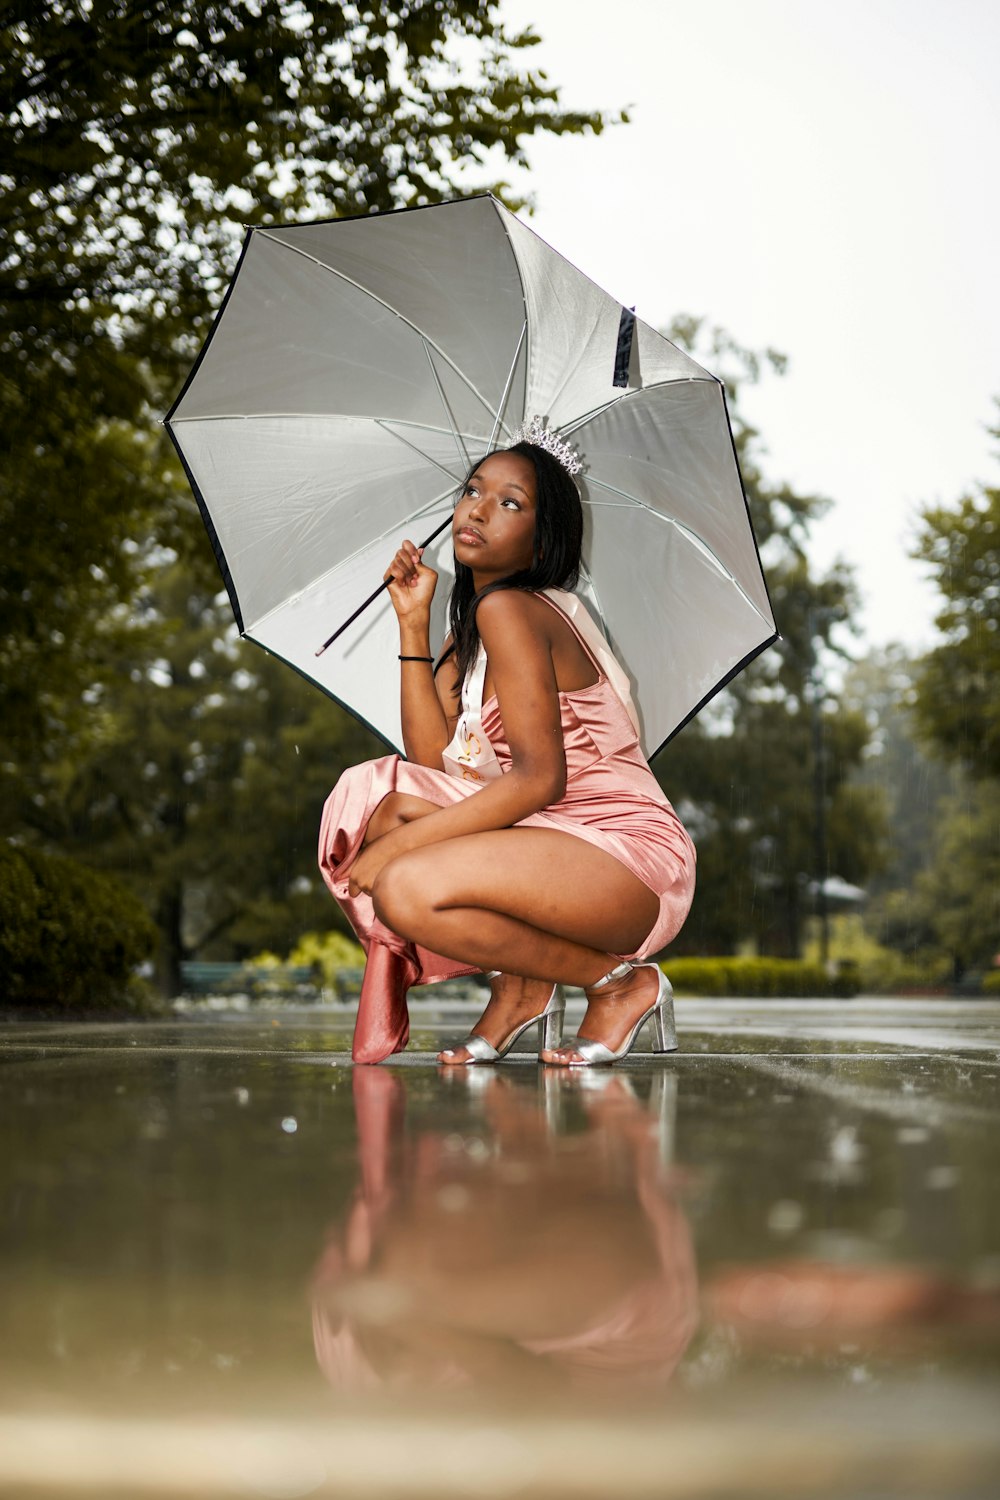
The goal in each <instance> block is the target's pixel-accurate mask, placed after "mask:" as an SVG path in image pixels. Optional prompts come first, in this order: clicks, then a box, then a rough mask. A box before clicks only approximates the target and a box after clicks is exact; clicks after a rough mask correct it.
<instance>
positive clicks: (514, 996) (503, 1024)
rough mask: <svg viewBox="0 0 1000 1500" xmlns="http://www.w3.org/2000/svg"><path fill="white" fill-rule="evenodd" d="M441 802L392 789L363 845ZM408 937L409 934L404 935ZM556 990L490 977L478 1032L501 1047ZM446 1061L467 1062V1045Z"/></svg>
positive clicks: (541, 982)
mask: <svg viewBox="0 0 1000 1500" xmlns="http://www.w3.org/2000/svg"><path fill="white" fill-rule="evenodd" d="M437 811H438V806H437V803H434V802H428V801H426V800H425V799H424V798H423V797H415V796H413V795H411V794H410V793H407V792H390V793H389V794H388V796H386V797H383V799H382V801H381V802H380V803H379V805H378V807H376V809H375V811H374V812H373V813H372V815H371V817H370V818H369V820H368V827H367V829H366V830H365V837H364V844H363V846H362V847H367V845H369V844H372V843H374V842H375V840H376V839H379V838H381V837H382V836H383V834H386V833H391V832H392V830H393V829H394V828H401V827H402V826H403V824H405V823H412V822H413V821H414V819H416V818H424V817H426V816H427V814H428V813H432V812H437ZM403 935H404V936H405V934H403ZM551 990H552V985H551V983H549V982H547V981H545V980H537V979H523V978H521V977H520V976H519V975H517V974H504V973H500V974H496V975H494V977H493V978H492V979H491V980H490V1001H489V1004H488V1005H487V1007H486V1010H485V1012H484V1013H483V1015H482V1016H481V1017H480V1019H479V1021H478V1022H477V1023H476V1028H475V1029H476V1032H477V1033H478V1034H479V1035H480V1036H484V1037H486V1038H487V1039H488V1040H489V1041H491V1042H492V1043H493V1044H494V1046H498V1045H499V1044H500V1042H502V1041H503V1040H504V1038H505V1037H507V1036H509V1035H510V1032H511V1031H512V1030H513V1028H514V1027H515V1026H517V1025H518V1024H519V1023H520V1022H521V1021H522V1020H526V1019H527V1018H528V1017H529V1016H534V1015H537V1014H538V1012H539V1011H540V1010H543V1009H544V1007H545V1002H546V1001H547V999H548V997H549V995H550V993H551ZM441 1057H442V1060H444V1061H449V1062H451V1061H454V1062H464V1060H465V1057H466V1053H465V1049H464V1048H458V1049H453V1050H450V1051H449V1052H448V1053H447V1055H446V1054H444V1053H442V1054H441Z"/></svg>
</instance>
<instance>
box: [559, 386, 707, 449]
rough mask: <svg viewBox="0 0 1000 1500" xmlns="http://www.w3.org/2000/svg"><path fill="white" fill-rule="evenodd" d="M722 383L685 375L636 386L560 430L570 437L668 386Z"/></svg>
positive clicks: (574, 419) (585, 413) (573, 420)
mask: <svg viewBox="0 0 1000 1500" xmlns="http://www.w3.org/2000/svg"><path fill="white" fill-rule="evenodd" d="M721 384H722V382H721V380H719V379H718V378H717V377H716V376H715V375H683V376H681V377H680V378H679V379H677V380H652V381H650V382H649V384H648V385H642V386H635V387H633V388H632V389H631V390H628V391H622V393H621V395H620V396H614V397H612V399H611V400H610V401H605V402H604V403H603V405H601V406H595V407H593V408H592V409H591V410H590V411H588V412H584V414H583V416H582V417H574V418H573V419H572V421H570V422H566V423H564V424H563V426H562V427H560V428H559V431H560V433H561V434H562V435H563V436H564V437H570V436H572V435H573V434H574V433H576V432H579V430H580V428H581V427H585V426H586V425H587V423H588V422H593V421H595V420H596V418H597V417H603V415H604V413H605V412H606V411H610V410H611V408H612V407H613V406H620V405H621V403H622V402H623V401H627V400H628V399H629V397H630V396H633V397H634V396H644V395H647V394H648V393H649V392H650V391H662V390H666V389H667V387H668V386H675V385H721Z"/></svg>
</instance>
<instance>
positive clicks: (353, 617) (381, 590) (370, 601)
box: [315, 516, 452, 656]
mask: <svg viewBox="0 0 1000 1500" xmlns="http://www.w3.org/2000/svg"><path fill="white" fill-rule="evenodd" d="M451 519H452V518H451V516H445V518H444V520H443V521H442V522H441V525H440V526H438V527H437V528H436V529H435V530H434V531H432V532H431V534H430V536H429V537H427V538H426V539H425V540H424V541H422V542H421V543H420V550H421V552H422V551H423V550H424V548H425V547H429V546H430V544H431V542H433V541H434V540H435V539H436V538H437V537H439V536H440V535H441V533H442V531H444V529H445V527H446V526H450V525H451ZM391 582H392V577H391V576H390V577H389V578H384V579H383V580H382V582H381V583H380V584H379V586H378V588H377V589H374V590H373V591H372V593H370V594H369V595H368V598H367V599H365V600H364V602H363V603H362V604H359V605H358V607H357V609H356V610H355V611H354V613H353V615H348V617H347V619H346V620H345V621H344V623H343V625H338V627H337V629H336V630H335V631H334V632H333V635H331V636H330V637H329V639H328V640H325V641H324V642H323V644H322V646H320V648H319V650H318V651H317V652H316V653H315V654H316V656H322V655H323V652H324V651H325V650H326V648H327V646H332V645H333V643H334V641H335V640H337V639H338V638H339V637H340V636H342V635H343V633H344V631H345V630H346V629H347V627H348V625H353V624H354V622H355V620H356V619H357V618H358V616H359V615H363V614H364V612H365V610H366V609H367V608H368V606H369V604H374V603H375V600H376V599H377V598H378V596H379V594H382V593H384V592H385V590H386V589H387V588H388V587H389V585H390V583H391Z"/></svg>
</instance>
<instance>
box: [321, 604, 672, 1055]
mask: <svg viewBox="0 0 1000 1500" xmlns="http://www.w3.org/2000/svg"><path fill="white" fill-rule="evenodd" d="M538 597H539V598H545V599H546V602H547V603H548V604H550V605H551V607H552V608H553V609H556V610H557V611H558V613H560V614H561V615H562V616H563V618H564V619H565V620H566V621H567V623H568V624H569V626H570V628H571V629H572V630H573V631H574V634H576V635H577V637H578V638H579V640H580V642H581V644H582V645H583V647H584V649H585V650H586V651H587V653H588V655H590V657H591V660H592V661H594V666H595V668H596V669H597V671H598V672H599V676H598V680H597V681H596V682H595V683H593V684H592V686H590V687H585V688H578V689H577V690H576V691H574V692H569V693H560V694H559V704H560V717H561V720H562V730H563V744H564V746H565V753H566V789H565V792H564V794H563V796H562V797H561V798H560V800H559V801H558V802H555V803H553V804H552V806H551V807H547V808H545V809H544V811H542V812H537V813H532V814H531V816H530V817H527V818H524V819H522V820H521V822H519V823H518V824H516V825H515V826H516V827H518V828H552V829H557V830H559V831H560V832H563V833H568V834H572V835H573V836H574V837H575V838H580V839H585V840H586V841H587V842H588V843H590V844H594V845H596V846H597V848H599V849H603V850H605V852H606V853H608V854H611V855H613V856H614V857H615V858H616V859H618V860H620V861H621V862H622V864H623V865H625V867H626V868H627V869H629V870H631V871H632V873H633V874H634V875H637V876H638V878H639V879H640V880H641V881H642V882H643V884H644V885H647V886H648V887H649V888H650V890H652V891H654V892H655V893H656V895H657V897H658V898H659V903H660V910H659V914H658V916H657V920H656V923H655V924H654V926H653V928H652V931H651V932H649V933H648V934H647V936H646V938H645V939H644V941H643V942H642V944H641V945H640V947H639V948H638V949H637V950H636V952H635V953H627V954H624V953H623V954H620V955H618V956H619V957H620V958H629V959H636V958H643V957H645V956H646V955H647V954H649V953H656V952H658V951H659V950H660V949H661V948H664V947H665V946H666V945H667V943H669V942H671V941H672V940H673V939H674V938H675V937H676V936H677V933H678V932H679V931H680V929H681V926H682V924H683V922H684V919H685V917H686V916H687V914H688V911H689V909H690V906H691V901H692V899H693V897H694V878H695V851H694V845H693V844H692V842H691V839H690V838H689V836H688V833H687V831H686V829H685V828H684V826H683V824H682V823H681V821H680V819H679V818H678V816H677V814H676V813H675V812H674V810H673V808H672V807H671V805H670V803H669V802H668V800H667V798H666V796H665V795H664V793H663V791H662V789H661V788H660V785H659V783H658V782H657V780H656V778H655V776H654V775H653V773H652V771H651V770H650V768H649V765H648V763H647V761H646V759H645V757H644V755H643V753H642V750H641V748H640V745H639V740H638V736H637V734H636V730H635V727H634V725H633V722H632V719H631V717H630V715H629V713H628V711H627V709H626V707H625V705H624V703H623V702H622V699H621V698H620V697H619V696H618V693H617V692H616V691H615V689H614V688H613V687H612V686H611V683H610V681H609V680H608V677H607V676H606V674H605V673H604V672H603V671H602V670H601V668H600V666H599V664H598V663H597V661H595V660H594V657H593V653H592V652H591V651H590V648H589V647H588V645H587V642H586V640H585V639H584V637H583V635H582V634H581V632H580V631H579V630H577V628H576V626H575V625H574V624H573V621H572V620H571V619H570V617H569V615H568V614H566V613H565V611H563V610H560V609H559V608H558V606H557V605H556V604H555V603H554V601H553V600H552V599H548V598H546V595H544V594H540V595H539V596H538ZM482 725H483V729H484V730H485V732H486V734H487V736H488V738H489V741H490V744H491V745H492V747H493V751H494V753H495V755H496V758H497V760H498V761H499V763H500V768H501V771H507V770H508V769H509V768H510V765H511V753H510V748H509V746H508V745H507V741H506V738H505V736H504V729H503V720H502V719H501V717H500V709H499V705H498V704H497V700H496V697H495V696H494V697H492V698H490V699H489V700H488V701H487V702H486V703H484V704H483V709H482ZM480 788H481V783H480V782H476V781H472V780H463V779H460V778H459V777H458V776H453V775H449V774H447V773H446V772H445V771H438V770H434V769H432V768H431V767H429V766H419V765H411V764H410V762H408V761H405V760H403V759H401V758H400V756H398V755H386V756H383V757H381V759H379V760H370V761H365V762H364V763H363V764H362V765H360V766H353V767H351V769H350V770H348V771H345V772H344V774H343V775H342V776H341V778H340V780H339V781H338V782H337V785H336V786H335V787H334V789H333V791H332V792H331V793H330V796H329V797H328V799H327V802H326V805H325V807H324V809H323V819H322V823H321V825H320V835H319V867H320V871H321V872H322V875H323V879H324V880H325V881H326V884H327V885H328V886H329V888H330V891H331V892H332V893H333V895H334V897H335V898H336V900H337V902H338V903H339V905H340V906H341V908H342V910H343V911H344V913H345V915H346V917H347V919H348V921H349V922H350V924H351V926H352V927H353V929H354V931H355V932H356V933H357V936H358V940H359V941H360V943H361V945H362V947H363V948H364V949H365V952H366V954H367V963H366V966H365V978H364V983H363V985H362V990H361V999H360V1003H359V1006H358V1016H357V1021H356V1023H355V1029H354V1046H353V1056H354V1060H355V1061H356V1062H369V1063H370V1062H381V1061H382V1060H383V1058H386V1057H388V1056H390V1054H391V1053H393V1052H399V1051H401V1050H402V1049H403V1048H404V1047H405V1046H406V1043H407V1040H408V1038H409V1018H408V1015H407V1010H406V991H407V990H408V989H409V988H410V986H411V985H414V984H435V983H437V982H438V981H440V980H442V979H454V978H457V977H458V976H460V975H463V974H476V973H479V972H480V971H479V970H478V969H477V968H475V967H473V966H470V965H469V964H462V963H458V962H456V961H455V960H454V959H451V958H444V957H443V956H442V955H441V954H438V953H433V952H431V950H430V949H427V948H424V947H421V945H420V944H419V943H411V942H407V941H406V940H405V939H404V938H401V937H400V936H399V935H398V934H397V933H394V932H392V931H391V930H390V929H389V928H387V927H386V926H385V925H384V924H383V923H382V922H380V921H379V919H378V918H377V917H376V915H375V910H374V907H373V905H372V901H371V897H370V896H367V895H364V894H360V895H357V896H352V895H351V894H350V892H349V890H348V875H349V872H350V866H351V862H352V861H353V859H354V857H355V855H356V854H357V852H358V850H359V849H360V847H361V844H362V841H363V839H364V835H365V830H366V828H367V827H368V820H369V818H370V817H371V815H372V813H373V812H374V811H375V809H376V807H378V805H379V803H380V802H381V801H382V799H383V798H384V797H386V796H388V794H389V793H390V792H403V793H406V794H408V795H410V796H415V797H423V798H424V799H425V800H426V801H428V802H434V803H437V804H438V806H441V807H446V806H450V805H451V804H452V803H454V802H460V801H461V800H462V799H463V798H464V797H469V796H474V795H475V794H476V792H477V791H479V790H480Z"/></svg>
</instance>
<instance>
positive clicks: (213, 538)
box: [163, 229, 254, 635]
mask: <svg viewBox="0 0 1000 1500" xmlns="http://www.w3.org/2000/svg"><path fill="white" fill-rule="evenodd" d="M253 234H254V231H253V230H252V229H248V230H247V232H246V234H245V236H244V238H243V245H242V248H241V249H240V258H239V260H238V261H237V262H236V267H235V269H234V271H233V274H232V276H231V277H230V278H229V285H228V286H227V287H226V294H225V296H224V297H223V299H222V301H221V303H220V304H219V310H218V312H217V313H216V314H215V317H214V318H213V319H212V326H211V328H210V329H209V330H208V334H207V335H206V338H205V342H204V343H203V344H202V346H201V348H200V349H199V351H198V357H197V358H196V360H195V362H194V364H193V365H192V366H191V368H190V370H189V371H188V374H187V379H186V380H185V382H184V384H183V386H182V387H181V389H180V392H179V394H178V396H177V399H176V400H175V401H174V404H173V406H171V408H170V410H169V411H168V412H167V415H166V416H165V417H164V418H163V425H164V427H165V428H166V429H167V433H168V435H169V437H170V441H171V442H172V443H173V445H174V448H175V450H176V453H177V457H178V458H179V459H180V461H181V467H182V468H183V470H184V473H185V475H186V476H187V482H188V484H189V485H190V486H191V493H192V494H193V495H194V498H195V500H196V501H197V502H198V510H199V511H200V513H201V519H202V521H203V522H204V525H205V530H206V531H207V532H208V539H209V541H210V542H211V544H212V551H213V552H214V553H215V561H216V562H217V563H218V565H219V572H220V573H221V574H222V581H223V583H224V584H225V586H226V593H227V594H228V595H229V603H230V605H231V607H232V611H233V615H234V617H235V619H236V626H237V629H238V630H239V632H240V635H242V634H243V611H242V610H241V609H240V601H239V598H238V596H237V593H236V584H235V583H234V581H233V575H232V573H231V572H230V571H229V563H228V562H227V560H226V554H225V551H224V549H223V546H222V543H221V541H220V540H219V533H218V532H217V531H216V529H215V522H214V521H213V520H212V517H211V515H210V513H209V509H208V506H207V504H206V503H205V497H204V495H203V494H202V492H201V489H200V488H199V485H198V481H197V480H196V479H195V477H194V474H193V473H192V471H191V466H190V464H189V463H188V461H187V459H186V458H185V456H184V450H183V449H182V447H181V444H180V439H179V438H178V436H177V434H176V433H175V432H174V429H173V426H172V425H171V418H172V417H173V415H174V413H175V411H176V410H177V408H178V406H180V404H181V402H182V401H183V400H184V397H185V395H186V394H187V391H188V388H189V386H190V385H191V382H192V380H193V379H194V377H195V376H196V375H197V373H198V370H199V369H200V367H201V362H202V360H203V359H204V358H205V355H206V354H207V353H208V346H209V344H210V343H211V342H212V340H213V338H214V337H215V331H216V329H217V328H218V326H219V324H220V323H221V321H222V315H223V313H224V312H225V310H226V308H227V307H228V305H229V299H230V297H231V296H232V294H233V289H234V287H235V286H236V281H237V278H238V277H239V274H240V271H241V269H242V266H243V262H244V260H245V259H246V254H247V251H248V250H249V248H250V241H251V240H252V238H253Z"/></svg>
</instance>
